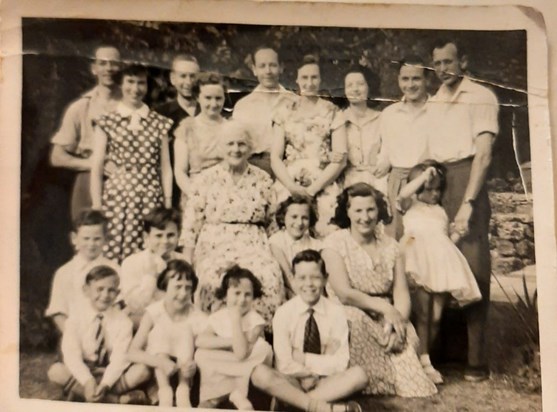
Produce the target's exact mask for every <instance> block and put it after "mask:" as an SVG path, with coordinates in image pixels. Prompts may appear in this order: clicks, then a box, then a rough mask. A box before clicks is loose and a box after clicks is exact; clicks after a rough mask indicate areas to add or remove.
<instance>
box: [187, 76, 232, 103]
mask: <svg viewBox="0 0 557 412" xmlns="http://www.w3.org/2000/svg"><path fill="white" fill-rule="evenodd" d="M207 85H216V86H221V87H222V90H223V91H224V94H226V84H225V82H224V78H223V77H222V76H221V75H220V74H219V73H216V72H200V73H198V74H197V78H196V79H195V83H194V84H193V86H192V88H191V92H192V94H193V97H195V98H196V99H197V98H198V97H199V93H200V91H201V87H202V86H207Z"/></svg>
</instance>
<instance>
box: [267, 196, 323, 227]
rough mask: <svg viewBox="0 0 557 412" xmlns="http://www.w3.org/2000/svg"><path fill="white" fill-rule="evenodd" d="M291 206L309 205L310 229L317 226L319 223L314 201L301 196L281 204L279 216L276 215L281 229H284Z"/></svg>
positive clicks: (291, 197) (293, 197) (278, 211)
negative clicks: (285, 219)
mask: <svg viewBox="0 0 557 412" xmlns="http://www.w3.org/2000/svg"><path fill="white" fill-rule="evenodd" d="M291 205H307V207H308V210H309V227H310V228H313V227H314V226H315V223H317V213H316V212H315V206H314V204H313V201H312V200H311V199H308V198H306V197H303V196H300V195H292V196H288V199H286V200H284V201H282V202H281V203H280V204H279V207H278V210H277V214H276V215H275V219H276V221H277V225H278V227H279V228H281V229H282V228H283V227H284V218H285V216H286V213H287V212H288V208H289V207H290V206H291Z"/></svg>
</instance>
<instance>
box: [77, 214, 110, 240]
mask: <svg viewBox="0 0 557 412" xmlns="http://www.w3.org/2000/svg"><path fill="white" fill-rule="evenodd" d="M95 225H101V226H102V227H103V232H105V234H106V227H107V225H108V219H107V218H106V217H104V215H103V213H102V212H101V211H99V210H93V209H86V210H83V211H82V212H81V213H80V214H79V215H78V216H77V217H76V218H75V220H74V221H73V224H72V230H73V232H75V233H77V231H78V230H79V228H80V227H81V226H95Z"/></svg>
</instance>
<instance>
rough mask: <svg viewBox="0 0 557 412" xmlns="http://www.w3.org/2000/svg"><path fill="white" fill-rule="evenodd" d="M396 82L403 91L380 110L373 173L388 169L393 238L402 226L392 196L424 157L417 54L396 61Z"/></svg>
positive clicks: (425, 127) (425, 118)
mask: <svg viewBox="0 0 557 412" xmlns="http://www.w3.org/2000/svg"><path fill="white" fill-rule="evenodd" d="M398 85H399V87H400V90H401V91H402V93H403V97H402V100H401V101H400V102H397V103H394V104H392V105H390V106H389V107H387V108H386V109H385V110H383V112H382V113H381V117H380V119H379V121H380V123H379V133H380V136H381V150H380V153H379V165H378V168H377V170H376V173H375V174H376V176H377V177H382V176H384V175H385V174H387V173H388V172H389V170H390V174H389V177H388V197H389V203H390V206H391V211H392V214H393V221H392V223H391V224H390V225H389V226H388V227H387V231H388V232H389V234H390V235H392V236H394V237H395V238H396V239H397V240H398V239H400V238H401V237H402V233H403V226H402V215H401V214H400V212H399V211H398V209H397V207H396V199H397V196H398V193H399V192H400V189H402V187H403V186H404V185H405V184H406V181H407V179H408V172H409V171H410V169H411V168H412V167H414V166H416V165H417V164H418V163H420V162H421V161H423V160H426V158H427V135H428V132H429V129H430V127H431V122H430V118H429V115H428V105H427V100H428V95H427V89H426V86H427V74H426V70H425V66H424V63H423V61H422V60H421V59H420V58H419V57H414V56H412V57H407V58H406V59H404V60H403V61H402V62H401V63H400V67H399V73H398Z"/></svg>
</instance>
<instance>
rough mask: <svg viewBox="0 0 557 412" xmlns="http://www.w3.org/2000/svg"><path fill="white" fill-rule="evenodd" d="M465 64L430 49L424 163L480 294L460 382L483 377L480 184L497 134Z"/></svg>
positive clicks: (452, 47)
mask: <svg viewBox="0 0 557 412" xmlns="http://www.w3.org/2000/svg"><path fill="white" fill-rule="evenodd" d="M467 65H468V58H467V56H466V54H465V53H464V52H463V50H462V47H461V46H460V45H459V44H457V43H456V42H455V41H453V40H452V39H451V40H447V39H443V40H440V41H438V42H437V43H436V44H435V46H434V48H433V67H434V69H435V73H436V74H437V77H438V78H439V80H441V82H442V84H441V87H440V88H439V90H438V91H437V93H436V94H435V96H434V97H433V98H432V99H431V107H432V110H433V124H432V126H433V127H432V132H431V134H430V136H429V145H428V146H429V153H430V157H431V158H432V159H434V160H436V161H438V162H440V163H442V164H443V165H444V166H445V168H446V169H447V175H446V181H447V185H446V189H445V192H444V194H443V197H442V201H441V204H442V205H443V207H444V209H445V211H446V212H447V215H448V217H449V220H450V221H451V222H453V223H452V230H454V231H456V232H457V233H458V234H459V235H460V236H461V241H460V242H459V243H458V245H457V246H458V247H459V249H460V250H461V252H462V253H463V255H464V256H465V257H466V260H467V261H468V264H469V265H470V268H471V269H472V272H473V273H474V276H475V278H476V281H477V282H478V286H479V288H480V291H481V293H482V300H481V301H480V302H478V303H475V304H473V305H471V306H470V307H468V308H467V310H466V318H467V327H468V368H467V370H466V372H465V376H464V377H465V379H467V380H469V381H480V380H484V379H486V378H488V377H489V370H488V367H487V358H486V348H485V346H486V345H485V331H486V323H487V313H488V309H489V290H490V276H491V257H490V253H489V241H488V232H489V220H490V216H491V209H490V205H489V198H488V194H487V190H486V187H485V180H486V176H487V172H488V169H489V166H490V164H491V159H492V148H493V143H494V141H495V137H496V136H497V133H498V132H499V124H498V109H499V107H498V102H497V98H496V96H495V94H494V93H493V92H492V91H491V90H489V89H488V88H487V87H485V86H482V85H480V84H478V83H476V82H473V81H472V80H470V79H469V78H468V77H466V76H465V71H466V69H467Z"/></svg>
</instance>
